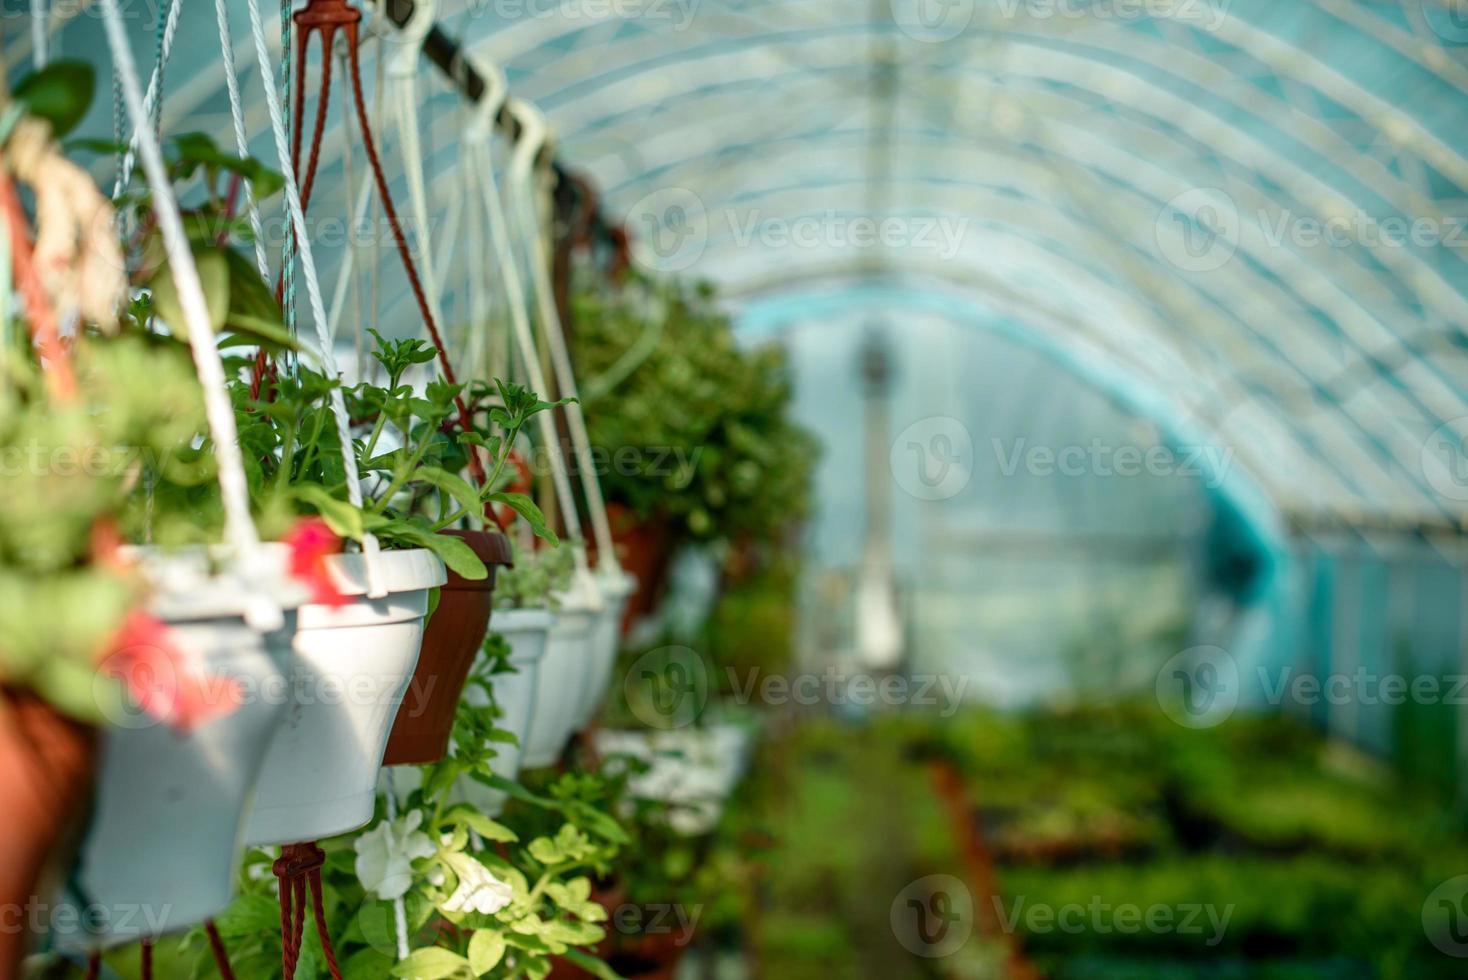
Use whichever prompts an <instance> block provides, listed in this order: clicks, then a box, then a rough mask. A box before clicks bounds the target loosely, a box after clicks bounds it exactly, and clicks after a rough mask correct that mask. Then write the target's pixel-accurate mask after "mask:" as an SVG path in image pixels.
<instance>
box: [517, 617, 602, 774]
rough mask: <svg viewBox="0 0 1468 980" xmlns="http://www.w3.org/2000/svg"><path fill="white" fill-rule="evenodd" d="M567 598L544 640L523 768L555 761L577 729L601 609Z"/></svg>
mask: <svg viewBox="0 0 1468 980" xmlns="http://www.w3.org/2000/svg"><path fill="white" fill-rule="evenodd" d="M578 600H581V597H579V596H578V597H576V598H575V599H573V598H571V597H568V598H567V599H566V600H564V601H562V603H561V605H560V608H558V609H557V610H556V623H555V625H554V626H552V627H551V630H550V636H549V637H548V638H547V640H546V649H545V657H544V659H542V660H541V662H540V679H539V684H538V685H537V686H536V690H535V708H534V710H533V711H532V712H531V717H530V736H529V738H527V739H526V742H525V752H524V754H523V756H522V757H521V760H520V765H521V768H524V769H536V768H539V767H540V766H549V765H554V764H555V761H556V760H557V759H559V758H560V757H561V752H562V751H563V750H564V749H565V748H566V743H567V742H568V741H570V738H571V735H572V734H573V733H574V732H575V731H576V721H577V718H576V712H577V710H578V709H579V708H580V706H581V697H582V692H583V691H584V690H585V688H586V685H587V674H588V670H587V667H588V664H589V661H590V659H591V645H592V639H593V634H594V633H595V628H596V623H597V620H598V618H599V617H600V616H601V610H600V609H598V608H595V607H594V606H592V605H591V604H590V603H588V602H585V601H584V600H581V601H578Z"/></svg>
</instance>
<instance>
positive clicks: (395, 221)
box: [250, 0, 485, 486]
mask: <svg viewBox="0 0 1468 980" xmlns="http://www.w3.org/2000/svg"><path fill="white" fill-rule="evenodd" d="M250 2H251V4H252V5H253V4H255V3H256V0H250ZM252 16H253V14H252ZM361 20H362V12H361V11H360V10H358V9H356V8H355V7H351V6H348V5H347V3H346V0H309V2H308V3H307V4H306V7H305V9H303V10H299V11H297V12H296V14H295V23H296V27H297V29H298V30H297V36H296V74H297V75H298V76H300V77H301V78H302V79H303V78H304V76H305V72H306V65H307V61H308V57H309V54H310V43H311V37H312V35H313V34H316V33H319V34H320V35H321V45H322V52H323V56H322V60H321V63H322V69H321V71H322V74H321V92H320V96H319V101H318V103H317V107H316V119H315V125H314V126H313V129H312V136H311V148H310V152H309V155H308V157H307V162H306V170H305V175H304V177H303V184H302V186H303V191H304V193H303V195H302V198H301V200H302V205H303V207H304V206H305V205H307V204H309V203H310V192H311V190H312V187H313V184H314V182H315V179H316V171H317V167H318V165H319V163H320V156H321V142H322V138H323V136H324V135H325V130H326V111H327V109H328V108H329V105H330V96H331V74H332V72H331V64H332V51H333V45H334V41H335V39H336V37H337V34H338V32H340V33H341V34H342V35H343V36H344V38H345V42H346V44H345V48H346V52H347V67H348V72H349V76H350V77H349V81H350V83H351V98H352V102H353V104H354V107H355V110H356V116H357V124H358V129H359V131H360V135H361V137H362V147H363V149H364V150H365V152H366V154H367V162H368V165H369V166H370V167H371V169H372V178H373V181H374V183H375V184H376V187H377V194H378V199H379V203H380V204H381V206H382V209H383V213H384V215H385V216H386V217H387V221H388V225H389V227H390V228H391V229H392V236H393V244H394V245H395V246H396V248H397V252H398V256H399V258H400V259H401V260H402V264H403V270H404V271H405V272H406V273H407V276H408V284H409V286H410V287H411V288H412V291H413V297H414V299H415V300H416V301H417V304H418V309H419V312H420V314H421V315H422V317H423V323H424V326H425V327H426V328H427V330H428V335H429V338H430V339H431V340H432V341H433V344H434V346H435V347H436V348H437V349H438V360H439V367H440V369H441V370H442V371H443V376H444V380H445V381H447V382H448V383H449V384H455V383H457V379H456V377H455V373H454V367H453V363H452V361H451V360H450V358H449V356H448V351H447V350H446V349H445V346H444V342H443V336H442V334H441V333H440V331H439V326H438V318H437V317H436V316H435V313H434V309H433V304H432V301H431V300H430V297H429V293H428V291H427V288H426V287H425V285H424V281H423V279H422V277H421V276H420V275H419V271H418V266H417V263H415V261H414V259H413V255H412V251H411V249H410V248H409V246H408V240H407V237H406V235H405V234H404V233H403V227H402V222H401V221H400V220H399V218H398V213H397V209H396V208H395V207H394V206H393V201H392V194H391V192H390V190H389V187H388V182H387V175H386V173H385V171H384V170H383V167H382V161H381V159H380V157H379V156H378V152H377V145H376V143H375V141H374V139H373V135H372V124H371V122H370V120H369V119H368V114H367V104H366V99H365V96H364V95H363V87H362V71H361V61H360V58H359V57H358V47H359V45H358V37H359V33H358V29H359V27H360V25H361ZM295 108H296V115H297V116H298V117H299V116H300V115H301V114H303V113H304V111H305V90H304V88H303V87H297V89H296V98H295ZM301 138H302V131H301V130H297V131H296V133H295V136H294V146H293V152H292V159H293V160H294V161H299V159H300V151H301ZM300 235H301V236H302V237H304V229H302V230H301V231H300ZM306 247H307V246H306V245H305V244H304V243H303V244H302V248H303V250H304V249H305V248H306ZM303 258H304V256H303ZM321 319H322V324H321V327H322V329H323V331H325V329H326V323H327V320H326V316H325V313H324V312H323V313H322V315H321ZM454 405H455V407H456V408H457V409H458V414H459V424H460V427H461V428H462V429H463V430H464V431H466V432H467V431H470V430H471V429H472V422H473V420H472V419H471V418H470V416H469V409H468V406H467V405H466V403H465V402H464V399H463V397H462V396H458V397H456V398H455V399H454ZM469 470H470V474H471V475H472V476H473V477H474V480H475V482H476V483H478V484H479V485H481V486H482V485H483V484H484V480H485V472H484V467H483V464H482V462H481V460H480V458H479V455H478V454H477V453H471V454H470V455H469Z"/></svg>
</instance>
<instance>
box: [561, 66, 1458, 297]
mask: <svg viewBox="0 0 1468 980" xmlns="http://www.w3.org/2000/svg"><path fill="white" fill-rule="evenodd" d="M1010 40H1015V39H1014V38H1010ZM829 55H830V56H832V57H834V58H835V59H836V63H837V64H843V63H847V61H846V59H849V58H851V57H852V51H851V46H850V45H849V44H848V45H838V46H836V47H835V48H834V49H833V50H832V51H831V52H829ZM1042 64H1043V66H1044V68H1045V71H1044V72H1037V71H1036V69H1037V68H1038V67H1039V66H1041V65H1042ZM950 67H951V68H952V69H953V70H961V71H962V72H963V73H965V74H968V75H973V76H977V77H979V78H981V79H985V80H988V79H989V77H990V76H991V75H992V73H991V72H990V71H989V70H987V69H986V70H983V71H975V70H972V69H970V68H968V67H967V66H962V65H959V66H950ZM1006 74H1009V75H1011V76H1021V77H1023V76H1026V75H1028V76H1030V77H1034V78H1038V79H1041V80H1047V81H1062V82H1065V83H1068V84H1071V85H1074V86H1075V87H1076V88H1077V89H1078V90H1083V91H1100V92H1101V93H1102V94H1103V95H1104V96H1105V97H1106V98H1107V99H1108V100H1110V101H1113V102H1119V103H1123V104H1125V105H1127V106H1128V107H1129V108H1133V109H1136V110H1138V111H1139V112H1143V113H1145V114H1146V115H1147V116H1150V117H1152V118H1155V119H1157V120H1159V122H1161V123H1165V124H1166V125H1167V126H1172V127H1176V128H1178V129H1180V130H1182V131H1183V132H1185V133H1187V134H1188V135H1189V136H1190V137H1192V138H1193V139H1195V140H1197V141H1198V142H1199V143H1200V144H1202V145H1205V146H1208V147H1210V148H1212V149H1214V151H1215V152H1218V153H1219V154H1220V155H1222V148H1224V147H1227V148H1229V150H1230V155H1231V158H1232V159H1234V160H1235V161H1236V162H1237V163H1239V164H1240V165H1241V166H1243V167H1245V168H1246V169H1249V170H1252V171H1254V172H1257V173H1259V174H1261V175H1264V176H1266V177H1267V178H1268V179H1269V180H1271V181H1272V182H1274V183H1276V184H1279V185H1281V186H1284V187H1286V188H1287V189H1288V190H1289V191H1290V193H1291V194H1292V195H1293V196H1294V197H1295V198H1296V199H1298V200H1300V201H1305V202H1310V203H1311V205H1312V207H1313V209H1314V210H1316V211H1319V212H1321V213H1322V214H1324V215H1327V216H1329V215H1332V214H1336V213H1349V212H1350V211H1351V210H1353V208H1352V205H1355V207H1354V210H1357V211H1359V212H1360V213H1362V214H1367V215H1370V214H1373V213H1374V209H1372V208H1369V207H1365V206H1363V205H1360V204H1358V203H1357V202H1356V200H1355V198H1353V197H1352V196H1351V195H1349V194H1348V193H1346V192H1344V191H1342V190H1341V189H1339V188H1337V187H1334V186H1332V185H1330V184H1328V183H1327V182H1326V181H1325V180H1324V179H1322V178H1321V176H1320V175H1319V174H1318V173H1317V172H1315V171H1314V170H1313V169H1311V168H1310V167H1309V166H1306V165H1304V164H1302V163H1301V162H1299V161H1297V160H1294V159H1292V158H1290V157H1289V156H1288V155H1287V154H1284V153H1282V152H1280V151H1279V150H1278V149H1277V148H1275V147H1273V146H1271V145H1269V144H1268V143H1266V142H1264V141H1263V140H1261V139H1260V138H1259V137H1258V135H1257V134H1255V133H1252V132H1249V131H1248V130H1246V129H1244V128H1243V127H1241V126H1240V125H1238V123H1237V121H1233V120H1227V119H1223V118H1221V117H1218V116H1216V115H1213V114H1212V113H1207V112H1204V111H1201V110H1200V107H1199V106H1198V104H1197V103H1194V102H1191V101H1188V100H1187V99H1185V98H1183V97H1181V96H1179V95H1176V94H1174V93H1172V92H1169V91H1166V89H1165V88H1163V87H1162V86H1159V85H1157V84H1156V81H1155V80H1149V79H1143V78H1141V77H1139V76H1138V75H1136V74H1134V73H1132V72H1130V71H1126V70H1122V69H1118V68H1115V67H1113V66H1109V65H1106V64H1104V63H1102V62H1098V61H1095V60H1093V59H1087V58H1085V57H1081V56H1076V55H1074V54H1072V53H1068V52H1063V51H1059V50H1057V49H1055V48H1053V47H1051V46H1049V45H1042V46H1040V47H1038V48H1036V49H1032V50H1031V51H1027V52H1026V55H1025V58H1024V60H1023V62H1022V63H1019V64H1016V65H1014V66H1012V67H1010V68H1009V69H1007V70H1006ZM705 77H706V76H705ZM717 77H720V78H724V79H727V78H728V77H729V76H727V75H725V74H722V73H719V74H717ZM734 77H735V78H739V77H740V76H737V75H736V76H734ZM625 84H627V82H626V81H624V82H612V83H609V84H607V85H604V86H599V87H597V88H596V89H594V90H590V91H587V92H585V94H582V95H579V96H568V97H566V98H559V97H557V96H556V95H555V94H554V93H553V92H552V93H548V94H547V96H546V97H545V98H543V100H542V104H543V106H544V107H546V108H547V110H548V112H549V113H550V114H551V115H552V117H553V118H555V119H557V120H559V119H560V117H561V113H562V112H563V111H565V109H566V108H567V107H569V106H571V105H574V103H575V102H577V101H580V100H582V99H589V98H592V95H593V93H594V94H595V95H596V96H597V97H600V98H611V99H614V100H616V99H617V96H618V90H619V88H620V87H621V86H622V85H625ZM965 87H966V86H956V87H955V88H954V89H953V93H958V92H962V91H964V89H965ZM663 94H664V95H666V94H667V92H666V91H665V92H664V93H663ZM553 107H554V108H553ZM1205 116H1206V117H1207V118H1204V117H1205ZM573 118H574V117H573ZM1113 118H1114V117H1113ZM589 121H590V120H586V119H583V120H581V121H580V123H579V124H578V125H584V124H586V123H588V122H589ZM1263 121H1264V122H1266V123H1267V122H1268V120H1263ZM1157 128H1159V129H1160V128H1163V127H1162V126H1158V127H1157ZM1337 144H1338V145H1333V146H1329V147H1319V148H1316V150H1317V152H1318V153H1319V154H1320V155H1321V156H1322V157H1323V158H1325V159H1328V160H1330V159H1332V157H1331V154H1336V155H1337V157H1338V158H1340V159H1346V160H1352V161H1355V160H1362V159H1368V158H1363V157H1362V156H1361V154H1360V152H1359V150H1358V149H1356V148H1355V147H1352V146H1350V145H1349V144H1346V143H1345V142H1344V141H1342V140H1339V139H1337ZM1332 162H1335V160H1332ZM1371 163H1373V164H1375V163H1376V162H1375V161H1371ZM1363 168H1364V169H1363ZM1357 169H1358V170H1359V171H1360V172H1358V173H1355V174H1354V176H1355V177H1356V179H1357V180H1359V181H1361V182H1362V184H1363V186H1367V187H1375V188H1377V189H1383V188H1385V189H1391V188H1392V187H1393V185H1396V192H1395V196H1394V198H1392V201H1393V204H1394V206H1396V207H1397V208H1398V210H1400V211H1402V213H1403V214H1407V215H1416V214H1419V213H1421V212H1418V211H1413V210H1412V209H1411V205H1413V204H1416V203H1421V202H1420V201H1417V200H1415V198H1416V195H1415V194H1413V193H1412V189H1411V188H1410V187H1409V186H1407V185H1405V184H1404V183H1403V182H1402V181H1400V179H1397V178H1395V177H1393V176H1391V175H1390V174H1389V172H1388V171H1385V168H1382V167H1380V165H1379V164H1376V166H1375V169H1374V170H1373V169H1372V168H1371V167H1369V166H1367V165H1365V164H1362V165H1361V166H1360V167H1357ZM1383 174H1387V176H1386V177H1385V178H1383V176H1382V175H1383ZM1463 186H1464V187H1465V188H1468V166H1465V179H1464V181H1463ZM1375 192H1376V191H1375V190H1373V193H1375ZM1322 205H1324V206H1322ZM1338 205H1345V207H1340V206H1338ZM1436 211H1437V209H1436V208H1434V209H1433V212H1434V213H1436ZM1373 254H1374V255H1375V257H1376V258H1377V259H1378V261H1380V262H1381V263H1382V264H1383V265H1384V266H1386V267H1388V268H1391V269H1393V271H1395V272H1396V273H1397V274H1398V275H1399V276H1401V277H1403V278H1404V279H1405V280H1407V281H1409V282H1413V283H1414V284H1415V285H1417V287H1418V291H1420V292H1423V293H1425V294H1427V295H1428V296H1429V298H1430V299H1431V300H1432V301H1433V302H1434V304H1435V305H1437V306H1440V307H1443V308H1445V309H1448V310H1450V311H1451V312H1450V313H1445V314H1444V315H1445V317H1447V322H1448V323H1451V324H1459V323H1464V322H1468V297H1465V296H1464V295H1463V293H1462V291H1460V290H1459V289H1458V288H1457V287H1456V286H1455V285H1454V284H1452V283H1450V282H1449V281H1447V280H1446V279H1445V278H1444V277H1443V275H1442V273H1441V272H1440V271H1439V270H1437V269H1435V268H1433V267H1432V266H1431V265H1430V264H1428V263H1426V262H1424V261H1423V260H1422V258H1421V256H1419V255H1417V254H1416V253H1415V252H1412V251H1410V250H1405V249H1397V248H1390V247H1381V248H1374V249H1373ZM1456 258H1458V260H1459V261H1468V257H1464V256H1456Z"/></svg>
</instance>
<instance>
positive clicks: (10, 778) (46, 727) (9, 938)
mask: <svg viewBox="0 0 1468 980" xmlns="http://www.w3.org/2000/svg"><path fill="white" fill-rule="evenodd" d="M96 744H97V733H96V731H95V730H94V729H93V728H91V727H89V726H87V725H83V724H81V723H79V722H76V721H73V720H71V719H70V718H67V717H66V716H65V715H62V714H61V713H59V712H58V711H56V709H55V708H52V707H51V706H50V705H49V704H47V703H46V702H45V701H42V700H41V699H40V698H39V697H37V696H36V695H34V694H32V693H30V692H29V691H12V690H9V689H7V688H0V799H4V801H5V803H4V810H5V828H4V831H3V832H0V903H3V905H0V908H6V909H16V910H20V915H19V916H18V919H19V926H20V928H15V929H9V928H7V929H0V976H7V977H16V976H20V961H21V959H22V957H24V956H25V954H26V947H27V946H28V945H29V943H30V941H31V938H32V937H31V935H30V932H29V929H28V928H27V926H28V924H29V922H30V918H31V917H30V915H29V914H28V913H27V912H26V911H25V910H28V909H30V908H31V907H32V906H36V905H38V903H40V902H41V901H42V899H40V898H38V897H37V896H38V893H39V887H40V879H41V877H42V875H43V874H44V873H45V871H46V869H47V867H48V866H49V865H55V866H58V867H59V866H61V865H62V864H64V863H65V862H64V861H63V860H62V857H63V856H62V855H58V853H57V852H58V850H60V849H61V847H60V844H61V842H62V841H63V839H65V838H67V837H68V836H70V835H69V834H68V831H69V830H70V829H72V828H71V826H70V825H71V824H72V823H73V822H74V821H75V818H76V817H77V816H78V815H79V814H82V813H84V812H85V810H86V807H85V806H83V802H84V799H85V797H86V795H87V793H88V790H89V789H90V787H91V785H92V772H93V769H94V767H95V762H96ZM48 893H49V889H48Z"/></svg>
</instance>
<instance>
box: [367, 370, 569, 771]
mask: <svg viewBox="0 0 1468 980" xmlns="http://www.w3.org/2000/svg"><path fill="white" fill-rule="evenodd" d="M400 346H401V345H400ZM414 350H416V351H418V352H417V353H411V354H410V356H411V357H412V358H413V359H421V358H422V357H423V352H422V348H421V347H418V346H413V342H410V346H409V351H410V352H411V351H414ZM427 352H428V353H429V354H430V355H432V354H434V353H436V352H434V351H433V349H432V348H427ZM473 387H474V395H473V399H472V400H473V403H474V404H475V405H481V404H485V405H486V408H485V409H484V412H485V414H486V415H487V418H488V423H489V424H488V426H486V427H485V428H484V429H483V430H482V431H476V432H471V433H468V434H463V435H460V436H459V437H458V439H457V445H458V447H459V449H460V450H461V451H462V452H464V453H465V454H467V453H479V454H481V458H485V457H487V459H488V461H489V466H488V468H487V472H488V477H487V479H486V481H485V485H484V489H483V490H481V491H475V490H474V489H473V488H472V487H471V486H470V485H469V484H468V483H466V482H465V481H464V480H463V479H462V478H459V477H457V476H454V475H453V474H454V473H455V472H457V471H458V470H461V469H463V468H464V466H465V465H466V463H467V455H465V456H464V457H463V459H462V460H461V459H459V458H455V457H454V454H453V452H452V446H451V445H445V446H444V447H443V449H444V454H445V456H446V457H447V458H446V459H445V460H444V461H443V462H442V463H441V464H440V465H439V466H437V467H436V468H434V469H433V470H431V471H430V476H431V479H429V480H427V481H426V482H427V483H428V484H429V489H428V492H427V493H424V494H420V495H418V497H417V499H416V501H415V504H416V506H415V510H417V511H419V512H422V511H425V510H426V511H427V518H428V519H429V520H431V521H432V526H433V528H434V530H435V531H436V532H437V533H439V534H441V535H451V536H454V537H457V538H459V539H460V540H462V541H464V542H465V544H467V545H468V546H469V547H470V549H471V550H473V551H474V553H475V554H476V555H477V556H478V557H479V558H480V560H481V561H482V562H484V564H485V566H486V567H487V568H488V570H489V574H488V575H487V576H485V577H483V578H480V579H472V578H465V577H464V576H461V575H459V574H458V573H457V572H455V571H454V570H453V569H450V571H449V581H448V583H447V584H446V585H445V587H444V589H443V592H442V593H441V595H440V598H439V602H438V604H437V606H436V607H435V609H434V613H433V616H432V618H431V619H430V621H429V625H428V631H427V633H426V634H425V635H424V641H423V653H422V655H421V656H420V657H419V663H418V669H417V671H416V672H415V674H414V678H413V684H412V685H411V686H410V688H409V700H408V701H407V702H406V703H405V704H404V706H403V707H402V708H400V709H399V711H398V717H397V720H396V721H395V723H394V725H393V732H392V736H391V738H390V739H389V740H388V747H387V755H386V758H385V759H384V762H385V763H386V764H387V765H403V764H413V765H421V764H425V763H430V762H436V761H438V760H439V759H441V758H443V756H444V753H445V752H446V751H447V748H448V738H449V730H450V728H451V726H452V724H453V719H454V705H455V704H456V703H457V702H458V700H459V695H460V692H461V691H462V690H463V688H464V680H465V678H466V677H467V676H468V674H469V670H470V665H471V664H472V663H473V662H474V659H475V656H476V654H477V653H478V652H479V650H480V649H481V647H482V645H483V641H484V637H485V629H486V628H487V626H488V625H489V621H490V615H491V609H492V604H493V597H494V589H495V583H496V574H497V572H498V571H500V570H508V568H509V566H510V565H511V564H512V556H511V548H510V540H509V538H508V537H506V536H505V535H504V534H502V533H499V532H497V531H489V530H484V529H480V528H475V529H468V530H456V529H453V528H452V527H451V526H452V525H454V524H458V523H461V522H465V521H470V522H473V523H475V524H478V523H479V521H480V520H481V516H480V515H481V514H483V513H485V512H490V513H497V512H508V513H509V515H511V517H510V519H511V520H513V519H514V518H520V519H522V520H524V521H525V523H526V525H527V527H528V528H529V531H530V533H531V534H533V535H539V536H541V537H543V538H545V539H546V540H548V541H550V542H551V543H553V544H554V542H555V540H556V539H555V534H554V533H553V532H552V531H551V530H550V528H549V527H547V526H546V524H545V521H544V518H543V517H542V516H541V514H540V511H539V509H538V508H537V507H536V506H535V504H534V503H533V502H532V501H531V500H530V498H529V497H527V496H525V495H524V494H523V493H518V492H514V491H513V490H512V489H510V488H507V487H506V483H507V482H508V480H509V479H510V478H511V475H512V473H513V469H514V468H513V467H512V466H511V465H510V463H511V459H512V456H513V448H512V447H513V446H514V445H515V443H516V440H517V439H518V438H519V436H520V432H521V430H522V429H523V428H524V426H525V424H526V422H528V421H529V420H530V419H531V418H533V417H534V416H535V415H537V414H538V413H540V412H542V411H546V410H548V409H550V408H553V407H554V406H553V405H551V404H549V403H545V402H541V401H540V400H539V399H537V398H536V397H535V396H534V395H533V394H531V393H530V392H529V391H527V390H526V389H525V388H523V387H521V386H519V385H515V384H509V383H504V382H496V385H495V389H494V390H493V392H492V396H493V397H492V403H490V402H491V392H490V391H489V390H487V388H486V387H485V386H482V385H475V386H473ZM486 403H488V404H486ZM474 414H475V416H476V417H477V415H478V414H479V413H478V412H475V413H474ZM497 519H498V518H497Z"/></svg>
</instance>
